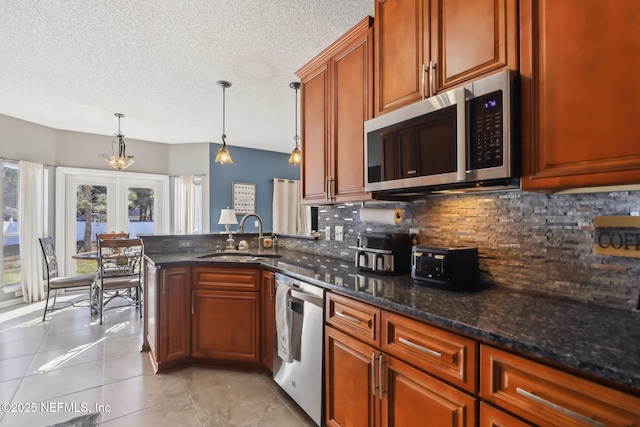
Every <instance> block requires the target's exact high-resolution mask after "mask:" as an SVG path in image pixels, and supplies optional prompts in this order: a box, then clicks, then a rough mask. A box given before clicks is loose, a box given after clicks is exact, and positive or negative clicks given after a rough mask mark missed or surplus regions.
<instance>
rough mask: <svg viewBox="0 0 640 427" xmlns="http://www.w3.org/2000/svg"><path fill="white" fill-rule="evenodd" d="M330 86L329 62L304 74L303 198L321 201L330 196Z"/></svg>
mask: <svg viewBox="0 0 640 427" xmlns="http://www.w3.org/2000/svg"><path fill="white" fill-rule="evenodd" d="M328 85H329V70H328V67H327V64H326V63H324V64H322V65H321V66H319V67H318V68H316V69H314V70H311V72H309V74H307V75H305V76H302V77H301V97H300V101H301V102H300V105H301V118H302V123H301V124H302V126H301V137H302V138H301V139H302V141H301V147H300V148H301V151H302V168H301V175H302V176H301V178H302V180H301V181H302V198H303V199H304V200H305V201H306V202H311V203H320V204H324V203H326V202H327V198H328V193H327V185H328V183H327V177H328V176H329V174H328V171H327V169H328V161H329V159H328V152H327V144H328V142H329V121H328V114H329V100H328V96H327V95H328Z"/></svg>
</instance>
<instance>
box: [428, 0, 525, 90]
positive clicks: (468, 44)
mask: <svg viewBox="0 0 640 427" xmlns="http://www.w3.org/2000/svg"><path fill="white" fill-rule="evenodd" d="M431 20H432V21H431V28H432V36H431V57H432V58H431V60H432V62H433V63H435V74H434V78H435V80H436V81H435V83H434V86H435V90H436V91H442V90H445V89H449V88H451V87H452V86H455V85H458V84H460V83H464V82H468V81H469V80H473V79H476V78H478V77H479V76H481V75H484V74H489V73H492V72H495V71H499V70H502V69H512V70H517V69H518V10H517V0H474V1H469V0H432V2H431Z"/></svg>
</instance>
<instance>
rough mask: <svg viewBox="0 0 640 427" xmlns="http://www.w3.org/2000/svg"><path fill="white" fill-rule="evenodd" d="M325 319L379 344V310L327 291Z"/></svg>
mask: <svg viewBox="0 0 640 427" xmlns="http://www.w3.org/2000/svg"><path fill="white" fill-rule="evenodd" d="M326 304H327V307H326V310H325V313H326V314H325V316H326V321H327V323H328V324H330V325H332V326H333V327H335V328H336V329H339V330H341V331H343V332H346V333H348V334H350V335H352V336H354V337H356V338H359V339H361V340H363V341H365V342H367V343H369V344H373V345H376V346H379V345H380V310H379V309H377V308H375V307H371V306H370V305H368V304H364V303H361V302H358V301H354V300H352V299H350V298H346V297H343V296H341V295H336V294H334V293H331V292H329V293H327V302H326Z"/></svg>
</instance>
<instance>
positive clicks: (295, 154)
mask: <svg viewBox="0 0 640 427" xmlns="http://www.w3.org/2000/svg"><path fill="white" fill-rule="evenodd" d="M301 157H302V153H301V152H300V149H299V148H298V146H297V145H296V148H294V149H293V150H292V151H291V157H289V163H291V164H294V165H299V164H300V158H301Z"/></svg>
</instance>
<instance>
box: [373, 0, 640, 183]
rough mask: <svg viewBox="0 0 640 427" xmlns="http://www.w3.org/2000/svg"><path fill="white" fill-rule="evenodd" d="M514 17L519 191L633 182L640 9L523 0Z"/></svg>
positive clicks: (625, 3) (573, 0) (630, 4)
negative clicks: (517, 29) (517, 52)
mask: <svg viewBox="0 0 640 427" xmlns="http://www.w3.org/2000/svg"><path fill="white" fill-rule="evenodd" d="M520 15H521V23H520V28H521V33H520V38H521V51H520V55H521V59H520V67H521V70H520V73H521V86H522V143H523V171H522V172H523V173H522V188H523V189H524V190H532V191H555V190H561V189H567V188H579V187H594V186H608V185H619V184H637V183H639V182H640V144H639V143H638V141H639V140H640V130H638V126H637V124H636V121H637V112H638V99H640V81H639V80H638V79H637V77H636V76H635V72H636V71H637V70H638V69H640V56H639V55H638V52H639V51H640V31H638V28H637V24H638V17H640V2H638V1H637V0H619V1H616V2H609V3H606V2H605V3H603V2H595V1H591V2H587V3H585V2H584V1H581V0H563V1H553V0H535V1H534V0H523V1H521V2H520ZM376 20H377V17H376Z"/></svg>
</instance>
